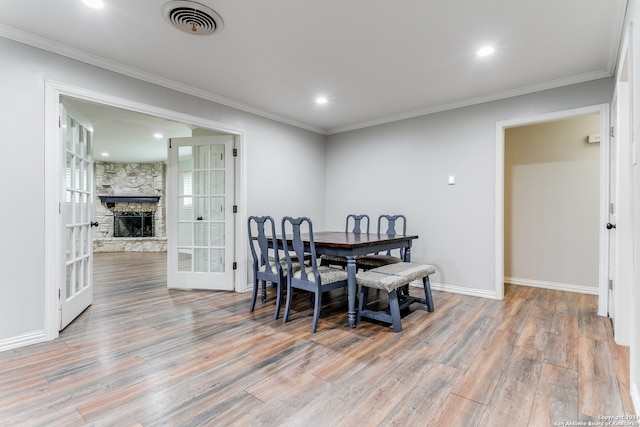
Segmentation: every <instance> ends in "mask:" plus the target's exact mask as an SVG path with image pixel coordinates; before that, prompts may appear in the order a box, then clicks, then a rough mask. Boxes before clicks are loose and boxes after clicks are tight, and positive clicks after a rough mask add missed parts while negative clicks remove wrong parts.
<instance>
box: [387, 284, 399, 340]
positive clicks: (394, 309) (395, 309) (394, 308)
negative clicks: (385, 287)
mask: <svg viewBox="0 0 640 427" xmlns="http://www.w3.org/2000/svg"><path fill="white" fill-rule="evenodd" d="M388 295H389V311H390V312H391V321H392V323H393V332H400V331H402V320H401V319H400V306H399V305H398V293H397V292H396V291H395V290H393V291H391V292H389V294H388Z"/></svg>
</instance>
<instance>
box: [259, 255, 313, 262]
mask: <svg viewBox="0 0 640 427" xmlns="http://www.w3.org/2000/svg"><path fill="white" fill-rule="evenodd" d="M269 260H270V261H275V260H276V258H275V257H274V256H273V255H269ZM291 261H293V262H297V261H298V256H297V255H296V254H294V253H292V254H291ZM304 261H305V262H307V261H311V254H310V253H305V254H304ZM280 262H284V263H285V264H286V262H287V258H286V257H284V256H283V257H282V258H280Z"/></svg>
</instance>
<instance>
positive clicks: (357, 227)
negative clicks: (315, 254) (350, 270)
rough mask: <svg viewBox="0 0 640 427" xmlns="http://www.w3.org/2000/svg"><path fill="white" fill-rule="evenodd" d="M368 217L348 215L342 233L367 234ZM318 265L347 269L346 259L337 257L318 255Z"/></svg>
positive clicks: (364, 215)
mask: <svg viewBox="0 0 640 427" xmlns="http://www.w3.org/2000/svg"><path fill="white" fill-rule="evenodd" d="M369 222H370V220H369V215H367V214H360V215H356V214H349V215H347V217H346V220H345V226H344V232H345V233H348V232H349V227H350V226H351V232H352V233H356V234H360V233H362V232H364V233H367V234H369ZM320 265H337V266H339V267H342V268H346V267H347V258H345V257H343V256H338V255H320Z"/></svg>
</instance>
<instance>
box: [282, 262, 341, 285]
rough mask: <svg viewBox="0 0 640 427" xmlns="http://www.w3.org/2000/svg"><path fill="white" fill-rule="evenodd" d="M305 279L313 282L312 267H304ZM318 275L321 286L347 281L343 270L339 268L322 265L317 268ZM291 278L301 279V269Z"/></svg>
mask: <svg viewBox="0 0 640 427" xmlns="http://www.w3.org/2000/svg"><path fill="white" fill-rule="evenodd" d="M305 270H306V272H307V277H308V278H309V279H310V280H311V281H314V280H315V279H314V275H313V267H306V268H305ZM318 273H320V280H321V281H322V283H323V284H325V285H326V284H328V283H334V282H339V281H341V280H347V277H348V274H347V272H346V271H345V270H342V269H340V268H333V267H327V266H324V265H320V266H318ZM293 277H295V278H296V279H300V278H301V277H302V269H300V270H298V271H296V272H294V273H293Z"/></svg>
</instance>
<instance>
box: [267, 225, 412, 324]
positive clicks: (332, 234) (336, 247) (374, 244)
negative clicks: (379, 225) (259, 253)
mask: <svg viewBox="0 0 640 427" xmlns="http://www.w3.org/2000/svg"><path fill="white" fill-rule="evenodd" d="M301 238H302V241H303V242H304V244H305V252H306V251H307V249H309V246H310V243H309V242H310V239H309V234H302V235H301ZM417 238H418V236H417V235H414V234H411V235H409V234H407V235H399V234H385V233H380V234H378V233H345V232H344V231H315V232H314V233H313V242H314V244H315V247H316V255H318V256H319V255H337V256H343V257H345V258H346V259H347V274H348V279H347V292H348V320H349V327H350V328H355V327H356V292H357V286H356V258H357V257H358V256H362V255H369V254H373V253H377V252H383V251H387V250H390V249H399V248H404V261H405V262H409V261H411V244H412V242H413V240H415V239H417ZM279 240H281V239H279ZM287 243H289V244H291V240H290V239H289V238H287Z"/></svg>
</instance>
